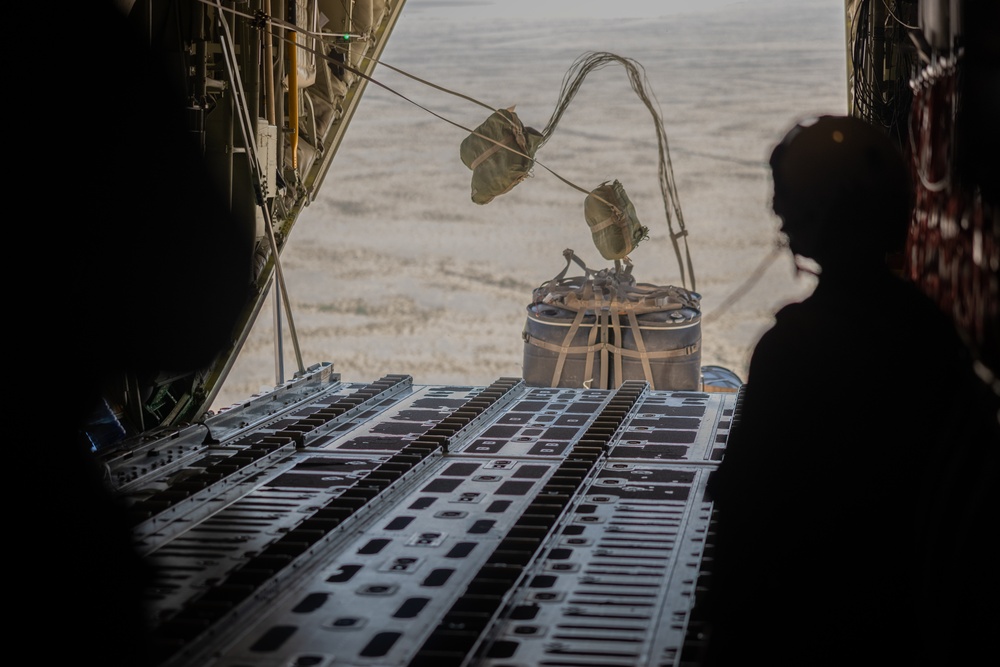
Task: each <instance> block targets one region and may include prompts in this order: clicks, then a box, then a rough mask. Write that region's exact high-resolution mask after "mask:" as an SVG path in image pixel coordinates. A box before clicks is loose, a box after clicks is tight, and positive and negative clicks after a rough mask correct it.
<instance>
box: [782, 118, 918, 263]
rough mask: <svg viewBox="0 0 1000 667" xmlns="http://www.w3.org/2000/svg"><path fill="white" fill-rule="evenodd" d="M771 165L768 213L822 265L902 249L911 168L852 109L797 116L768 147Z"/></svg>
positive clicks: (799, 249)
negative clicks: (811, 116)
mask: <svg viewBox="0 0 1000 667" xmlns="http://www.w3.org/2000/svg"><path fill="white" fill-rule="evenodd" d="M770 165H771V173H772V175H773V178H774V212H775V213H777V214H778V216H779V217H781V219H782V231H783V232H784V233H785V234H787V236H788V241H789V246H790V247H791V249H792V252H794V253H796V254H799V255H803V256H805V257H811V258H813V259H815V260H816V261H818V262H820V264H821V265H822V264H823V263H825V262H828V261H839V260H842V259H843V260H848V259H849V258H850V257H852V256H853V257H860V256H865V257H876V256H879V257H884V255H885V254H886V253H888V252H893V251H897V250H901V249H902V247H903V244H904V242H905V240H906V231H907V228H908V226H909V223H910V216H911V212H912V205H913V188H912V183H911V179H910V170H909V168H908V166H907V164H906V162H905V160H904V158H903V155H902V153H901V152H900V150H899V149H898V148H897V147H896V145H895V144H894V143H893V142H892V141H891V140H890V139H889V137H888V136H887V135H886V134H885V133H883V132H882V131H880V130H879V129H877V128H875V127H873V126H872V125H870V124H869V123H867V122H865V121H863V120H861V119H859V118H854V117H851V116H821V117H819V118H814V119H810V120H806V121H802V122H800V123H798V124H796V125H795V127H793V128H792V129H791V130H790V131H789V132H788V133H787V134H786V135H785V137H784V139H782V141H781V143H779V144H778V145H777V146H776V147H775V148H774V151H773V152H772V153H771V159H770Z"/></svg>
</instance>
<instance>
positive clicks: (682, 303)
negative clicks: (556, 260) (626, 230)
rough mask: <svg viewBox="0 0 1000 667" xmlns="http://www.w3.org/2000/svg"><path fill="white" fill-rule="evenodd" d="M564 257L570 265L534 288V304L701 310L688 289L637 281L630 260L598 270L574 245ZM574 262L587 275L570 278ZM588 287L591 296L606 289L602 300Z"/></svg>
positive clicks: (637, 310) (624, 309)
mask: <svg viewBox="0 0 1000 667" xmlns="http://www.w3.org/2000/svg"><path fill="white" fill-rule="evenodd" d="M563 257H565V259H566V266H564V267H563V269H562V271H560V272H559V273H558V274H557V275H556V276H555V277H553V278H552V279H551V280H548V281H546V282H544V283H542V284H541V285H540V286H539V287H537V288H536V289H535V290H534V293H533V301H534V303H546V304H558V305H559V306H561V307H563V308H566V309H567V310H584V309H588V308H589V309H593V310H594V311H595V312H597V311H598V310H600V309H609V310H614V311H618V312H620V313H625V312H629V311H634V312H635V313H636V314H639V315H642V314H644V313H653V312H662V311H664V310H679V309H681V308H692V309H694V310H698V311H699V312H700V310H701V305H700V299H701V297H700V296H699V295H697V294H695V293H693V292H689V291H688V290H686V289H683V288H681V287H674V286H659V285H651V284H649V283H637V282H636V281H635V278H634V277H633V276H632V268H633V266H632V263H631V262H630V261H628V260H627V259H626V260H625V265H624V267H623V268H621V269H620V270H608V269H602V270H600V271H595V270H594V269H591V268H588V267H587V265H586V264H585V263H584V262H583V260H582V259H580V258H579V257H578V256H577V255H576V253H575V252H574V251H573V250H572V249H571V248H567V249H566V250H563ZM574 263H575V264H577V265H578V266H579V267H580V268H581V269H583V274H584V275H582V276H575V277H571V278H566V273H567V272H568V271H569V268H570V266H572V265H573V264H574ZM588 287H589V290H588V295H590V294H593V293H594V290H595V288H596V289H599V290H600V291H601V292H602V294H603V298H602V301H601V302H599V303H597V304H595V303H594V302H593V301H592V300H591V298H590V296H582V292H583V290H584V289H585V288H588Z"/></svg>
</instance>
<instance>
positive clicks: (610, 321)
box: [523, 309, 701, 389]
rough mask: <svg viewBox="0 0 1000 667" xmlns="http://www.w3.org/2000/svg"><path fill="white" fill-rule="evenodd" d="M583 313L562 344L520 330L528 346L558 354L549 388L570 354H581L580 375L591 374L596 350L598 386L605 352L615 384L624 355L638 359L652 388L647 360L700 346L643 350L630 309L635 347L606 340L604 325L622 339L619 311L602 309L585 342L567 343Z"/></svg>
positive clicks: (581, 312)
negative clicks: (610, 360) (583, 359)
mask: <svg viewBox="0 0 1000 667" xmlns="http://www.w3.org/2000/svg"><path fill="white" fill-rule="evenodd" d="M585 313H586V311H585V310H583V309H581V310H579V311H577V314H576V317H574V318H573V323H572V324H571V325H570V327H569V330H568V331H567V333H566V335H565V336H564V337H563V344H562V345H556V344H555V343H549V342H547V341H544V340H541V339H538V338H534V337H532V336H531V334H529V333H528V332H527V331H525V332H524V333H523V338H524V342H525V343H528V344H529V345H534V346H535V347H540V348H542V349H543V350H548V351H549V352H557V353H558V354H559V356H558V358H557V359H556V365H555V368H554V369H553V371H552V385H551V386H553V387H557V386H559V380H560V378H561V377H562V372H563V367H564V366H565V364H566V359H567V358H568V357H569V355H570V354H585V355H587V356H586V365H585V368H584V377H588V378H590V377H592V376H593V372H594V360H595V359H596V356H597V354H596V353H598V352H600V354H601V386H602V387H606V386H608V384H607V380H608V355H609V354H613V355H614V361H615V369H614V377H615V386H621V384H622V382H623V381H624V371H623V369H622V359H623V358H625V357H627V358H629V359H638V360H639V361H640V362H641V363H642V372H643V376H644V377H645V379H646V381H647V382H649V386H650V387H651V388H653V389H656V382H655V379H654V377H653V370H652V367H651V366H650V364H649V362H650V360H651V359H670V358H672V357H684V356H691V355H692V354H695V353H696V352H697V351H698V349H699V348H700V347H701V343H700V341H699V342H695V343H691V344H689V345H685V346H684V347H681V348H675V349H673V350H654V351H649V350H647V349H646V345H645V343H644V341H643V339H642V332H641V330H640V329H639V321H638V319H637V318H636V316H635V312H634V311H629V313H628V316H629V317H628V319H629V324H630V325H631V327H632V335H633V337H634V338H635V343H636V349H635V350H629V349H626V348H623V347H621V346H620V345H615V344H613V343H610V342H609V340H608V327H609V325H610V327H611V328H612V330H613V331H614V334H615V340H618V341H620V340H621V339H622V331H621V318H620V316H619V314H618V313H617V312H615V311H602V312H598V313H597V317H598V321H597V322H595V325H594V326H593V327H592V328H591V330H590V335H589V337H588V341H587V345H570V343H571V342H572V340H573V338H574V337H575V336H576V332H577V331H578V330H579V329H580V325H581V324H582V323H583V317H584V314H585ZM598 331H600V336H601V338H600V341H598V340H597V335H598Z"/></svg>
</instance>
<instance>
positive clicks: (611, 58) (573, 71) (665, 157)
mask: <svg viewBox="0 0 1000 667" xmlns="http://www.w3.org/2000/svg"><path fill="white" fill-rule="evenodd" d="M613 63H618V64H619V65H621V66H622V67H624V68H625V71H626V72H627V73H628V78H629V83H630V84H631V86H632V90H633V91H635V93H636V95H638V97H639V99H640V100H642V102H643V104H644V105H645V106H646V108H647V109H648V110H649V113H650V115H651V116H652V117H653V124H654V126H655V128H656V143H657V148H658V154H659V168H658V172H659V180H660V192H661V193H662V194H663V210H664V213H665V214H666V218H667V227H668V228H669V230H670V241H671V243H672V244H673V246H674V253H675V255H676V256H677V264H678V266H679V268H680V272H681V284H682V285H683V286H684V287H687V279H686V277H685V275H686V274H685V261H684V260H682V259H681V249H680V244H679V243H678V240H679V239H684V254H685V259H686V266H687V275H690V276H691V290H692V291H694V290H696V286H695V277H694V268H693V266H692V262H691V251H690V249H689V248H688V242H687V236H688V232H687V228H686V227H685V225H684V215H683V213H682V212H681V205H680V198H679V197H678V195H677V186H676V184H675V182H674V171H673V164H672V163H671V161H670V149H669V146H668V144H667V135H666V133H665V132H664V130H663V120H662V118H661V117H660V112H659V104H658V103H656V100H655V96H652V93H651V92H650V93H649V94H647V92H646V90H647V88H648V80H647V78H646V71H645V69H644V68H643V67H642V65H641V64H639V63H638V62H636V61H635V60H633V59H632V58H625V57H622V56H619V55H616V54H614V53H607V52H604V51H597V52H592V53H585V54H584V55H582V56H580V57H579V58H577V59H576V61H575V62H574V63H573V65H572V66H571V67H570V68H569V70H567V72H566V75H565V76H564V77H563V83H562V90H561V91H560V93H559V103H558V104H557V105H556V108H555V110H554V111H553V112H552V116H551V117H550V118H549V122H548V124H547V125H546V126H545V129H544V130H542V145H544V144H545V142H547V141H548V140H549V138H550V137H551V136H552V133H553V132H555V129H556V125H558V123H559V120H560V119H561V118H562V115H563V112H565V111H566V109H567V108H568V107H569V103H570V102H571V101H572V99H573V98H574V97H575V96H576V93H577V91H579V89H580V86H582V85H583V81H584V79H585V78H586V77H587V75H588V74H590V73H591V72H593V71H595V70H599V69H603V68H604V67H607V66H608V65H610V64H613ZM671 208H672V209H673V215H671ZM674 217H676V219H677V225H678V227H679V228H680V231H678V232H674V227H673V218H674Z"/></svg>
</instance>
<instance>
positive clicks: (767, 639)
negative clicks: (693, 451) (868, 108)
mask: <svg viewBox="0 0 1000 667" xmlns="http://www.w3.org/2000/svg"><path fill="white" fill-rule="evenodd" d="M770 164H771V169H772V174H773V180H774V200H773V207H774V211H775V213H776V214H777V215H778V216H779V217H780V218H781V222H782V226H781V230H782V232H783V233H784V234H786V235H787V237H788V243H789V247H790V248H791V251H792V252H793V253H794V254H795V255H796V256H797V258H810V259H812V260H814V261H815V263H816V264H818V266H819V269H818V276H819V280H818V284H817V286H816V289H815V290H814V292H813V293H812V294H811V295H810V296H809V297H808V298H806V299H805V300H803V301H802V302H801V303H794V304H791V305H788V306H786V307H784V308H782V309H781V310H780V311H779V312H778V313H777V315H776V318H775V324H774V326H773V328H771V329H770V330H769V331H768V332H766V333H765V334H764V335H763V337H762V338H761V339H760V341H759V343H758V344H757V346H756V348H755V350H754V353H753V356H752V359H751V363H750V368H749V373H748V377H747V383H746V385H745V387H744V389H743V395H742V400H741V404H740V406H739V410H738V416H737V418H736V420H735V423H734V428H733V431H732V433H731V436H730V439H729V442H728V445H727V451H726V454H725V457H724V459H723V461H722V462H721V464H720V466H719V469H718V470H717V471H716V473H715V474H714V475H713V477H712V479H711V481H710V483H709V493H710V497H711V498H712V499H713V500H714V502H715V509H716V518H717V520H718V523H717V534H716V542H715V544H716V547H715V551H714V559H713V562H712V564H711V565H710V569H711V570H712V572H713V577H712V582H711V584H710V598H709V600H710V604H711V607H710V609H711V618H712V630H711V634H710V640H709V650H708V655H709V660H708V664H709V665H711V666H712V667H715V666H719V665H748V664H761V665H769V666H774V665H796V666H808V665H845V666H846V665H851V666H854V665H913V664H943V665H961V664H969V663H964V662H962V661H961V659H960V658H959V659H958V661H955V659H956V658H958V657H959V656H961V655H971V654H970V653H968V652H969V651H970V647H972V646H979V647H984V646H985V641H986V638H987V637H989V636H990V634H992V633H994V632H995V629H994V630H991V631H989V632H987V630H988V628H989V625H988V624H987V618H989V617H991V616H992V618H993V619H995V618H996V616H995V612H993V611H992V610H990V611H989V612H988V614H989V616H983V615H982V612H984V611H986V608H985V607H983V608H978V607H977V605H978V604H980V603H985V602H987V601H989V602H990V604H991V605H994V604H995V603H996V600H995V599H994V598H995V595H996V593H997V592H998V591H997V590H996V587H995V582H996V579H995V568H996V566H995V565H993V563H992V557H991V558H989V559H987V557H986V553H987V551H986V549H985V546H986V543H987V541H989V540H990V539H991V537H990V533H992V532H993V531H994V529H995V523H994V524H993V526H992V527H990V522H991V521H994V522H995V519H994V518H993V515H991V514H989V513H988V512H987V510H985V509H984V508H985V505H984V503H985V502H986V497H987V495H993V494H995V491H994V485H995V483H996V478H995V470H996V450H997V449H998V447H997V443H998V442H1000V438H998V437H997V434H998V431H997V425H996V420H997V412H996V404H995V402H992V403H991V401H993V400H994V399H995V396H994V395H993V394H992V393H991V392H989V391H988V390H987V389H986V387H985V385H984V384H983V383H982V382H980V381H979V380H978V378H977V377H976V376H975V374H974V372H973V366H972V361H971V358H970V355H969V354H968V352H967V348H966V346H965V345H964V344H963V342H962V340H961V338H960V336H959V335H958V333H957V332H956V329H955V327H954V326H953V324H952V321H951V319H950V318H949V317H947V316H946V315H945V314H944V313H943V312H941V310H940V309H939V308H938V307H937V306H936V305H935V304H933V303H932V302H931V301H930V300H929V299H928V298H926V297H925V296H924V295H923V294H922V293H921V292H919V290H918V289H917V288H916V287H915V286H914V285H912V284H911V283H909V282H906V281H904V280H902V279H900V278H898V277H897V275H896V274H895V273H894V272H893V271H892V270H890V268H889V266H888V264H887V262H886V258H887V254H889V253H893V252H895V251H898V250H899V249H901V248H902V247H903V244H904V241H905V236H906V231H907V226H908V224H909V221H910V215H911V208H912V201H913V197H912V186H911V181H910V176H909V173H910V172H909V169H908V167H907V165H906V162H905V160H904V159H903V157H902V156H901V154H900V153H899V151H898V150H897V149H896V147H895V146H894V145H893V144H892V143H891V141H890V140H889V139H888V138H887V137H886V136H885V135H884V134H883V133H882V132H880V131H878V130H877V129H875V128H874V127H872V126H870V125H868V124H867V123H865V122H864V121H862V120H859V119H855V118H850V117H831V116H825V117H821V118H818V119H812V120H809V121H804V122H802V123H800V124H798V125H796V126H795V127H794V128H793V129H792V130H791V131H790V132H789V133H788V134H787V136H785V138H784V139H783V141H781V143H780V144H779V145H778V146H777V147H776V148H775V149H774V151H773V153H772V155H771V161H770ZM977 521H982V522H983V525H974V524H975V522H977ZM977 631H978V632H979V633H980V636H978V637H977V636H976V633H977Z"/></svg>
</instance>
